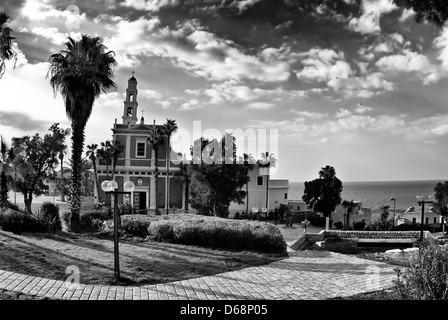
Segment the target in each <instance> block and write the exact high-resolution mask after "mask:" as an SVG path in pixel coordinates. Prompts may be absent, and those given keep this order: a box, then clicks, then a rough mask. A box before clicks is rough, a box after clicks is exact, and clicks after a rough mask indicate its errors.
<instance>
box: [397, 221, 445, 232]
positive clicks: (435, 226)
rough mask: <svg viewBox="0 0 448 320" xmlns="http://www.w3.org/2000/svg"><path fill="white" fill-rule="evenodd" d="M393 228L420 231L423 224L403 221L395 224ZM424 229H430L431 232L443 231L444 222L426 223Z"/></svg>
mask: <svg viewBox="0 0 448 320" xmlns="http://www.w3.org/2000/svg"><path fill="white" fill-rule="evenodd" d="M393 230H394V231H420V230H421V224H420V223H412V224H406V223H403V224H400V225H398V226H394V227H393ZM423 230H425V231H430V232H441V231H442V224H440V223H431V224H424V225H423Z"/></svg>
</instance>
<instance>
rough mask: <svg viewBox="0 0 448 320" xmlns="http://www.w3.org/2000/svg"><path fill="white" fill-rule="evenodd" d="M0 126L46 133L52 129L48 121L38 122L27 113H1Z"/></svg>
mask: <svg viewBox="0 0 448 320" xmlns="http://www.w3.org/2000/svg"><path fill="white" fill-rule="evenodd" d="M0 125H2V126H5V127H11V128H15V129H19V130H22V131H34V130H36V131H44V130H45V129H48V128H49V127H50V123H49V122H48V121H43V120H36V119H33V118H32V117H30V116H29V115H28V114H26V113H22V112H13V111H0Z"/></svg>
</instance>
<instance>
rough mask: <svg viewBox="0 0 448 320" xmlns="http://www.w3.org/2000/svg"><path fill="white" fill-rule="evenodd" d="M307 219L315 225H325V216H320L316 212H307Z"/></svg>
mask: <svg viewBox="0 0 448 320" xmlns="http://www.w3.org/2000/svg"><path fill="white" fill-rule="evenodd" d="M308 221H309V222H310V223H311V224H312V225H313V226H316V227H325V217H320V216H318V215H317V214H308Z"/></svg>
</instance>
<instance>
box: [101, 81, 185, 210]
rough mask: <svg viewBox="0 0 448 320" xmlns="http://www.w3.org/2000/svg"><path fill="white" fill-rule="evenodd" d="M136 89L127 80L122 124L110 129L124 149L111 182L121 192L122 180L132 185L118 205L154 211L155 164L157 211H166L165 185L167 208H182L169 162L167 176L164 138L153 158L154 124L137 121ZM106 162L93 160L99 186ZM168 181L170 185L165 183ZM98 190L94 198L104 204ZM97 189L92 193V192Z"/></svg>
mask: <svg viewBox="0 0 448 320" xmlns="http://www.w3.org/2000/svg"><path fill="white" fill-rule="evenodd" d="M137 97H138V89H137V79H136V78H135V77H134V76H132V77H131V78H130V79H129V80H128V88H127V89H126V100H125V101H124V106H123V115H122V123H117V120H116V119H115V123H114V125H113V128H112V140H118V141H120V143H121V144H122V145H124V146H125V148H124V151H123V152H122V153H121V154H120V155H119V157H118V161H117V165H116V168H115V173H114V180H115V181H116V182H117V184H118V190H119V191H123V184H124V183H125V182H126V181H132V182H133V183H134V185H135V190H134V192H133V197H132V199H123V196H120V197H119V202H120V203H123V202H130V203H131V204H132V205H133V207H134V208H135V210H136V211H138V212H139V213H148V209H149V210H151V209H155V208H156V182H155V180H156V179H155V176H154V171H155V168H156V161H157V164H158V169H159V177H158V188H157V189H158V197H157V201H158V206H157V207H158V208H159V209H165V208H166V198H165V195H166V194H167V191H168V190H167V188H168V185H169V187H170V193H169V194H170V204H169V208H173V209H185V208H184V204H185V199H184V194H185V192H184V186H183V179H182V177H181V176H179V172H180V168H179V166H178V165H175V164H174V163H172V162H170V165H169V176H168V175H167V171H168V170H167V154H168V150H167V148H168V143H167V138H166V137H165V138H164V140H163V142H162V143H161V144H160V145H159V151H158V159H155V156H154V149H153V147H152V145H151V144H149V143H148V142H147V140H148V137H149V132H150V128H151V127H152V126H156V127H162V125H156V124H155V121H154V122H153V123H152V124H147V123H145V122H144V118H143V116H142V117H141V119H140V121H138V118H137V112H138V101H137ZM106 170H107V166H106V163H105V162H104V161H102V160H98V159H97V172H98V182H99V185H101V183H102V182H103V181H104V180H111V178H112V168H111V166H110V165H109V167H108V172H107V171H106ZM167 179H170V183H167ZM95 189H100V190H98V191H99V193H100V194H99V195H97V194H95V196H98V200H99V201H104V200H105V199H106V195H105V194H104V192H103V191H102V190H101V188H95ZM96 192H97V190H95V193H96Z"/></svg>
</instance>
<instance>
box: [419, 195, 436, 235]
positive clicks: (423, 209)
mask: <svg viewBox="0 0 448 320" xmlns="http://www.w3.org/2000/svg"><path fill="white" fill-rule="evenodd" d="M416 198H417V200H418V204H419V205H420V206H422V220H421V228H420V242H421V241H423V220H424V218H425V203H429V204H431V203H433V198H434V196H433V195H429V196H428V198H429V201H425V200H423V196H422V195H421V194H418V195H417V196H416Z"/></svg>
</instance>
